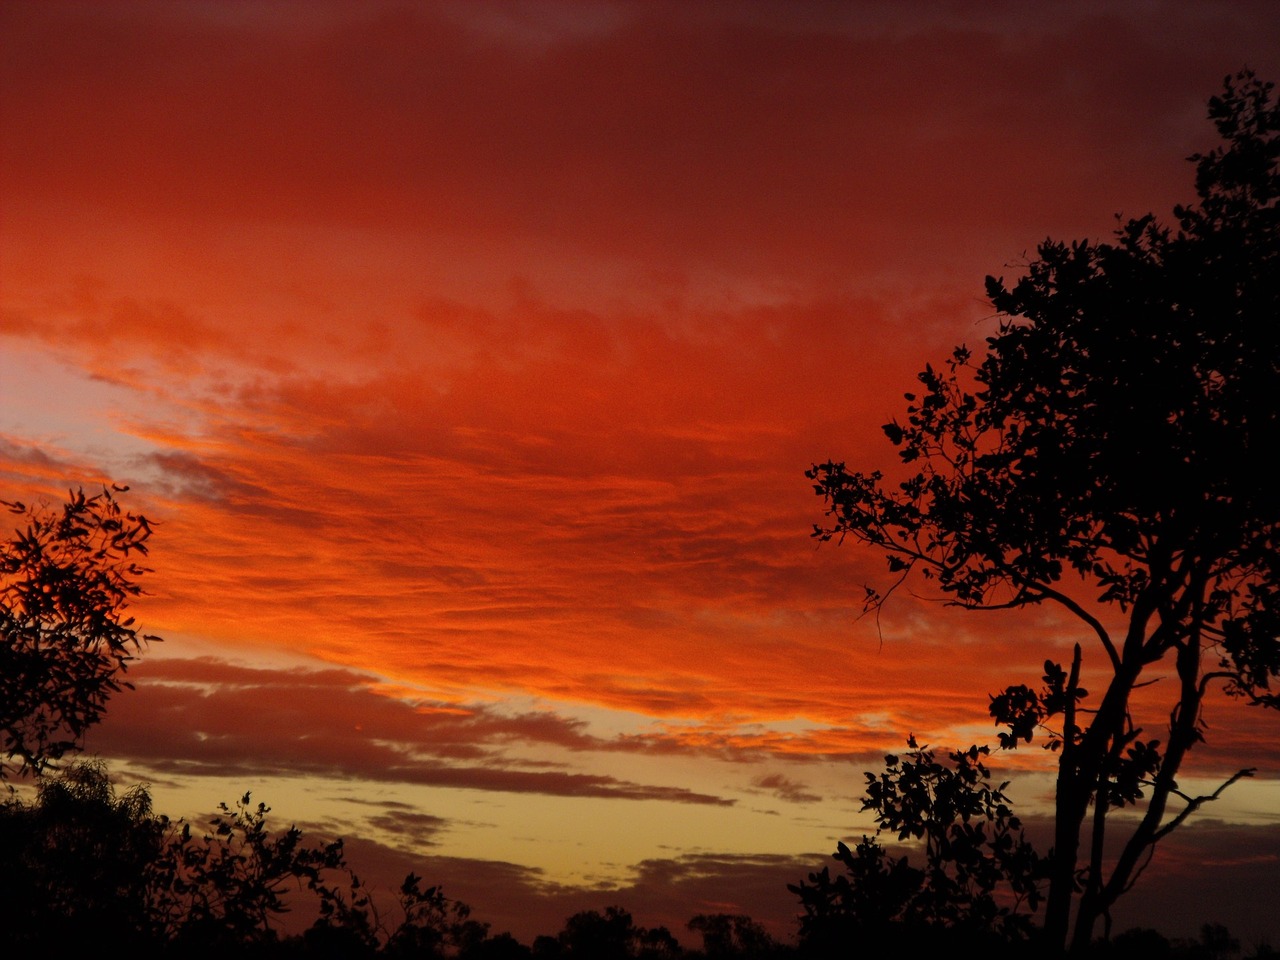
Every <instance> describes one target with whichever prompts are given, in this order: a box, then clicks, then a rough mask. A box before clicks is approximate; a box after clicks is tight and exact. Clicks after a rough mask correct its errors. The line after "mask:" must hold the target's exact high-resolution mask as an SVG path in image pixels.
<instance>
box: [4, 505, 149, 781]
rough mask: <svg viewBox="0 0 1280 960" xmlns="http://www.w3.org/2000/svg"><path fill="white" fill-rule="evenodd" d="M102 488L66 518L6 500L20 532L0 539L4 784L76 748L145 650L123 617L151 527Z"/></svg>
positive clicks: (67, 510) (135, 590) (66, 511)
mask: <svg viewBox="0 0 1280 960" xmlns="http://www.w3.org/2000/svg"><path fill="white" fill-rule="evenodd" d="M125 489H127V488H125V487H112V488H111V489H107V488H105V487H104V488H103V490H102V492H101V493H99V494H97V495H95V496H92V497H86V496H85V494H84V491H83V490H80V491H76V492H73V493H71V494H69V495H68V497H67V502H66V503H65V504H63V505H62V508H61V509H60V510H51V509H45V508H42V507H27V506H26V505H24V504H22V503H16V502H9V501H0V506H4V507H6V508H8V510H9V511H10V512H11V513H12V514H14V515H16V517H17V518H18V524H19V526H18V527H17V528H16V529H15V530H14V533H13V535H12V536H11V537H9V538H8V539H4V540H0V750H2V751H3V756H0V780H4V779H6V778H7V777H8V775H9V774H10V772H11V768H14V769H16V770H17V771H18V772H20V773H23V772H28V771H32V770H34V771H37V772H38V771H39V770H41V769H42V768H44V767H45V765H46V764H49V763H51V762H54V761H57V760H58V759H60V758H61V757H63V756H64V755H65V754H67V753H69V752H72V751H74V750H76V749H78V748H79V745H80V743H81V739H82V737H83V736H84V733H85V731H86V730H87V729H88V728H89V727H91V726H92V725H93V724H95V723H97V722H98V721H99V720H100V719H101V717H102V712H103V710H104V708H105V707H106V704H107V701H108V700H109V699H110V697H111V695H112V694H114V693H116V692H117V691H119V690H120V688H121V687H122V686H127V684H124V683H122V681H121V680H120V679H119V677H120V674H122V673H123V672H124V671H125V669H126V668H127V666H128V664H129V662H130V661H131V660H132V659H133V654H134V653H135V652H136V651H137V650H139V649H140V647H141V645H142V643H143V642H145V641H148V640H155V639H157V638H156V637H151V636H145V635H140V634H139V633H138V630H137V628H136V627H135V626H134V622H133V618H132V617H129V616H127V615H126V613H125V610H126V608H127V606H128V603H129V601H130V600H131V599H133V598H134V597H136V596H138V595H139V593H140V592H141V589H140V588H139V586H138V579H139V578H140V577H141V576H142V575H143V574H144V573H146V572H148V571H147V570H146V569H145V568H144V567H142V566H140V564H139V558H140V557H143V556H145V555H146V553H147V539H148V538H149V537H150V535H151V527H150V525H149V524H148V522H147V519H146V517H144V516H142V515H140V514H133V513H129V512H127V511H125V510H123V509H122V508H121V507H120V504H119V503H118V502H117V501H116V499H115V494H116V493H119V492H121V491H123V490H125Z"/></svg>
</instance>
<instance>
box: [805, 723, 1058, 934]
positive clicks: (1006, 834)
mask: <svg viewBox="0 0 1280 960" xmlns="http://www.w3.org/2000/svg"><path fill="white" fill-rule="evenodd" d="M907 747H908V752H907V754H906V755H905V756H901V757H900V756H897V755H890V756H887V757H885V764H886V769H885V771H884V772H883V773H880V774H873V773H868V774H867V775H866V777H867V794H866V799H865V800H864V801H863V804H862V809H863V810H872V811H874V812H875V820H876V829H877V836H876V837H865V836H864V837H863V838H862V841H861V842H860V843H859V844H857V846H856V847H855V848H854V849H852V850H851V849H850V848H849V847H848V846H846V845H845V844H844V843H840V844H839V845H838V846H837V848H836V852H835V854H834V855H833V857H834V859H835V860H836V861H837V862H839V863H841V864H843V866H844V872H843V873H842V874H839V875H837V876H835V877H834V878H833V877H832V876H831V872H830V869H829V868H828V867H823V868H822V870H820V871H818V872H816V873H811V874H809V879H808V882H807V883H799V884H795V885H788V889H790V890H791V892H792V893H795V894H796V895H797V896H799V898H800V905H801V908H802V910H803V911H804V912H803V913H802V915H801V917H800V937H801V942H802V943H803V944H804V946H805V947H806V949H807V950H808V951H809V952H811V953H814V954H815V955H819V956H827V955H833V954H835V953H838V952H839V950H840V946H841V944H847V943H849V942H855V941H856V942H858V943H863V944H867V943H877V944H882V945H884V946H885V947H888V946H889V945H890V944H891V943H893V942H901V941H902V940H903V939H904V938H905V937H907V936H914V937H917V938H918V937H921V936H925V937H930V938H933V939H932V940H931V941H930V942H934V943H941V942H944V941H946V940H948V939H949V942H954V943H960V942H966V943H970V944H972V945H975V946H977V945H982V946H984V948H985V949H990V947H991V945H993V944H1001V945H1006V944H1016V943H1020V942H1024V941H1026V940H1027V939H1028V938H1029V936H1030V933H1031V930H1032V926H1031V922H1030V920H1031V913H1032V912H1033V911H1034V910H1035V909H1036V907H1037V905H1038V904H1039V902H1040V899H1041V892H1040V886H1041V881H1042V879H1043V876H1044V871H1043V864H1042V862H1041V861H1040V859H1039V858H1038V857H1037V856H1036V854H1035V851H1034V850H1033V849H1032V847H1031V845H1030V844H1029V843H1028V842H1027V840H1026V839H1025V837H1024V836H1023V833H1022V824H1021V821H1020V820H1019V819H1018V817H1016V816H1015V815H1014V813H1013V810H1012V809H1011V807H1010V806H1009V803H1008V798H1007V797H1006V796H1005V795H1004V792H1003V791H1004V788H1005V787H1006V786H1007V784H1000V785H999V786H995V785H993V784H992V783H991V774H990V771H989V770H988V769H987V767H986V764H985V762H984V761H985V759H986V756H987V754H988V753H989V752H990V751H989V748H987V747H977V746H974V747H970V748H969V749H968V750H963V751H956V752H953V753H951V754H950V755H949V757H948V759H949V761H950V762H949V764H943V763H939V762H938V761H937V760H935V759H934V753H933V751H932V750H930V749H928V748H927V747H920V746H918V745H917V743H916V741H915V739H914V738H909V739H908V741H907ZM880 834H888V835H889V836H891V837H893V838H894V839H895V840H896V841H898V842H902V841H912V840H914V841H921V842H923V845H924V849H923V862H922V863H920V864H919V865H912V864H911V863H910V860H909V857H907V856H901V857H893V856H891V855H890V853H889V851H888V850H886V849H885V848H884V847H883V846H882V845H881V844H880V841H879V835H880Z"/></svg>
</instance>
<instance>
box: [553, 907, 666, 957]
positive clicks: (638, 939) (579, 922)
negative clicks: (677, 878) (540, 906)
mask: <svg viewBox="0 0 1280 960" xmlns="http://www.w3.org/2000/svg"><path fill="white" fill-rule="evenodd" d="M533 954H534V956H535V957H539V958H548V960H549V958H553V957H563V958H580V960H663V958H674V957H678V956H680V943H679V941H677V940H676V938H675V937H673V936H672V935H671V931H669V930H668V929H667V928H666V927H653V928H646V927H637V926H636V925H635V922H634V920H633V919H632V917H631V914H630V913H629V912H627V911H626V910H623V909H622V908H621V907H616V906H611V907H606V908H605V910H604V911H603V912H601V911H599V910H583V911H580V912H578V913H575V914H573V915H572V916H571V917H569V919H568V920H566V921H565V925H564V929H563V930H561V931H560V933H559V934H558V935H557V936H556V937H555V938H554V939H553V938H551V937H547V936H541V937H538V938H537V939H536V940H535V941H534V944H533Z"/></svg>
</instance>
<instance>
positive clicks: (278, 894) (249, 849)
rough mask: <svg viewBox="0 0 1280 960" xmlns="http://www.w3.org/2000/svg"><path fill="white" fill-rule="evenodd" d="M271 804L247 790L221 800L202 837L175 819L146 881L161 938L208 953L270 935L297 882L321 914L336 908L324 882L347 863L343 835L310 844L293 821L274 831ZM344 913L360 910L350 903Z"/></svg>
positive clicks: (264, 940) (274, 932)
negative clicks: (230, 802)
mask: <svg viewBox="0 0 1280 960" xmlns="http://www.w3.org/2000/svg"><path fill="white" fill-rule="evenodd" d="M269 810H270V808H269V807H267V806H266V804H263V803H259V804H257V805H256V806H254V805H253V804H252V801H251V798H250V795H249V794H248V793H246V794H245V795H244V796H243V797H241V798H240V800H238V801H237V802H236V804H235V806H234V808H232V807H229V806H227V804H225V803H223V804H219V805H218V811H219V812H218V814H217V815H216V816H215V817H214V818H213V819H212V820H211V821H210V824H209V825H210V827H211V828H212V829H211V830H210V831H209V832H206V833H205V834H203V835H202V836H201V835H197V834H196V833H195V832H193V831H192V829H191V825H190V824H189V823H181V824H179V825H177V827H176V830H175V831H174V832H173V833H172V834H171V835H170V837H169V838H168V842H167V843H166V845H165V847H164V849H163V851H162V852H161V856H160V857H159V858H157V860H156V862H155V863H154V864H153V865H152V869H151V871H150V876H149V884H148V887H149V891H148V892H149V895H150V904H149V910H150V913H151V916H152V917H153V918H154V920H155V921H156V922H158V924H159V927H160V932H161V934H162V935H163V937H164V939H166V940H168V941H170V942H173V943H176V944H180V945H182V946H183V948H184V950H187V951H193V952H195V951H203V952H206V953H217V952H218V951H220V950H225V949H229V948H232V947H241V946H245V945H248V946H254V945H260V944H264V943H271V942H274V941H275V940H277V939H278V936H279V934H278V931H277V929H276V922H277V921H278V919H279V918H280V916H281V915H282V914H284V913H286V912H287V911H288V909H289V906H288V903H287V894H288V893H289V892H290V891H291V890H292V889H294V888H300V889H304V890H307V891H310V892H311V893H313V894H316V895H319V896H321V897H322V898H323V899H322V910H323V911H324V913H325V914H326V915H333V914H335V913H340V912H341V911H339V910H337V909H335V908H334V906H333V903H332V899H333V894H332V893H331V890H332V888H331V887H328V886H326V885H325V884H324V882H323V881H324V878H325V875H326V874H327V873H328V872H331V871H338V870H343V869H345V867H346V862H345V860H344V858H343V852H342V841H341V840H338V841H335V842H333V843H329V844H325V845H322V846H318V847H311V846H307V845H305V844H304V843H303V842H302V831H300V830H298V829H297V828H296V827H290V828H289V829H288V830H286V831H285V832H284V833H282V834H278V835H277V834H273V833H271V831H269V830H268V828H267V813H268V812H269ZM356 886H357V889H358V884H356ZM326 895H327V897H326ZM358 905H359V904H357V906H358ZM344 916H346V917H347V918H348V920H349V921H350V920H351V919H352V918H353V916H355V917H359V916H360V914H358V913H354V911H352V910H350V909H348V911H347V912H346V913H345V914H344Z"/></svg>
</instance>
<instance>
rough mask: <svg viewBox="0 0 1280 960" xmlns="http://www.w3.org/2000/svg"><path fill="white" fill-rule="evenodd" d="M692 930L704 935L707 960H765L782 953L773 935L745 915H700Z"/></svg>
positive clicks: (691, 924)
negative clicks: (735, 959)
mask: <svg viewBox="0 0 1280 960" xmlns="http://www.w3.org/2000/svg"><path fill="white" fill-rule="evenodd" d="M688 927H689V929H690V930H691V931H693V932H694V933H700V934H702V952H703V954H704V955H705V956H706V958H707V960H734V958H737V960H765V958H767V957H771V956H774V955H776V954H778V953H779V952H780V948H779V945H778V944H777V942H776V941H774V939H773V938H772V937H771V936H769V932H768V931H767V930H765V928H764V927H763V926H762V925H760V924H759V923H756V921H754V920H752V919H751V918H750V917H748V916H745V915H743V914H732V913H700V914H698V915H697V916H696V917H693V918H692V919H691V920H690V921H689V923H688Z"/></svg>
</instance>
